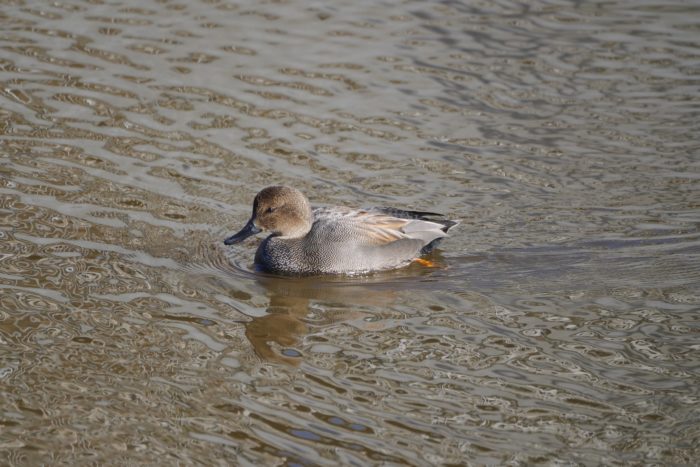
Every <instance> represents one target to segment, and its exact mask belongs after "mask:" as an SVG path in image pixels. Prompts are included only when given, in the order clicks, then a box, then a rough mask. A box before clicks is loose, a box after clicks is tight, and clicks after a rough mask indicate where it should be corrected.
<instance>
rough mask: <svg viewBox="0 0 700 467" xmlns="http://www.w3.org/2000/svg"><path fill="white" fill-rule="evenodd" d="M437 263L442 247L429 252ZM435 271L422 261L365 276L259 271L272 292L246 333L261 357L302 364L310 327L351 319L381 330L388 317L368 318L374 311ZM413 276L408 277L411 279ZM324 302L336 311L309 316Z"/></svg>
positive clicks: (367, 328)
mask: <svg viewBox="0 0 700 467" xmlns="http://www.w3.org/2000/svg"><path fill="white" fill-rule="evenodd" d="M430 259H431V261H433V262H434V263H435V264H436V265H437V264H439V263H441V262H442V261H441V257H440V255H439V253H437V252H433V253H432V254H431V255H430ZM430 273H431V270H430V268H426V267H423V266H421V265H420V264H415V265H411V266H409V267H408V268H405V269H403V270H401V273H400V274H399V273H398V272H393V273H381V274H377V275H373V276H366V277H353V278H337V277H335V278H334V277H279V276H271V275H262V274H261V275H260V276H258V279H257V282H258V284H259V285H261V286H262V287H263V288H264V289H265V290H266V293H267V295H268V296H269V298H270V302H269V305H268V307H267V314H266V315H264V316H259V317H254V318H253V319H252V320H251V321H249V322H248V323H246V325H245V327H246V330H245V335H246V338H247V339H248V340H249V342H250V343H251V345H252V346H253V349H254V350H255V353H256V354H257V355H258V356H259V357H260V358H262V359H264V360H267V361H272V362H279V363H286V364H289V365H294V366H297V365H299V364H300V363H301V361H302V357H303V355H302V353H301V352H300V351H299V350H296V349H295V348H294V347H295V346H297V345H298V344H299V343H300V341H301V340H302V339H303V337H304V336H305V335H306V334H308V333H309V330H310V327H311V328H313V327H316V326H318V327H321V326H328V325H331V324H333V323H337V322H339V321H343V322H352V326H354V327H355V328H361V329H362V330H365V331H379V330H382V329H383V328H384V327H385V326H386V322H384V321H376V320H367V318H368V317H372V316H374V311H363V310H362V309H363V308H365V307H366V308H367V309H372V310H376V309H377V308H380V309H381V308H388V307H390V306H391V305H392V304H393V303H395V301H396V299H397V297H398V295H399V294H400V293H401V290H402V289H405V288H411V289H414V288H415V287H416V285H418V284H421V283H422V284H427V283H426V282H421V276H425V275H428V274H430ZM406 282H408V283H406ZM312 304H314V305H317V304H318V305H321V306H322V307H323V308H325V309H326V310H329V311H330V310H333V312H332V313H324V314H323V316H322V318H321V319H320V320H318V321H311V320H309V315H310V314H311V305H312Z"/></svg>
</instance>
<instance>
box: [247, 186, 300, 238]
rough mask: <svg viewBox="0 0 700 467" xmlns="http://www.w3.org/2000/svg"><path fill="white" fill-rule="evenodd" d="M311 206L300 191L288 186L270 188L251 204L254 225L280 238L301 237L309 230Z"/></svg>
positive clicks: (258, 195) (264, 190)
mask: <svg viewBox="0 0 700 467" xmlns="http://www.w3.org/2000/svg"><path fill="white" fill-rule="evenodd" d="M312 219H313V215H312V213H311V206H310V205H309V201H308V200H307V199H306V197H305V196H304V195H303V194H302V193H301V191H299V190H297V189H295V188H291V187H288V186H279V185H278V186H270V187H267V188H265V189H263V190H261V191H260V193H258V194H257V196H256V197H255V201H254V202H253V216H252V220H253V222H254V223H255V225H256V226H257V227H258V228H260V229H262V230H268V231H270V232H272V233H273V234H275V235H279V236H282V237H301V236H303V235H305V234H306V233H307V232H308V231H309V229H310V228H311V223H312Z"/></svg>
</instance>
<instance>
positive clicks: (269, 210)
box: [265, 206, 276, 214]
mask: <svg viewBox="0 0 700 467" xmlns="http://www.w3.org/2000/svg"><path fill="white" fill-rule="evenodd" d="M275 209H276V208H273V207H272V206H270V207H269V208H267V209H266V210H265V214H269V213H271V212H273V211H274V210H275Z"/></svg>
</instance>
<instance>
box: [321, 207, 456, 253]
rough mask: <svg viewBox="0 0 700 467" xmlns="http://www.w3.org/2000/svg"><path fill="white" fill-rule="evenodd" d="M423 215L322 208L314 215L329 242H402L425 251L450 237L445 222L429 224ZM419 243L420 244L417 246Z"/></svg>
mask: <svg viewBox="0 0 700 467" xmlns="http://www.w3.org/2000/svg"><path fill="white" fill-rule="evenodd" d="M427 215H435V214H433V213H426V212H421V211H402V210H399V209H392V208H379V209H377V208H374V209H367V210H365V209H350V208H345V207H332V208H318V209H316V210H315V211H314V218H315V222H314V223H315V224H316V226H315V228H317V229H319V230H322V231H324V232H325V234H326V239H331V238H332V237H337V238H336V240H337V241H343V240H346V239H352V240H353V241H354V242H355V243H358V244H361V245H366V246H386V245H389V244H392V243H394V242H401V241H402V240H413V241H412V242H401V243H411V244H414V245H417V246H419V248H418V249H421V248H422V247H425V246H426V245H428V244H430V243H431V242H433V241H434V240H437V239H440V238H443V237H446V236H447V233H446V232H447V230H448V229H449V228H450V227H451V226H452V225H454V223H452V225H449V226H446V225H445V223H444V222H448V221H443V222H442V223H441V222H439V221H438V222H435V221H432V220H428V219H426V218H425V217H426V216H427ZM449 222H452V221H449ZM416 240H419V241H420V243H419V242H416Z"/></svg>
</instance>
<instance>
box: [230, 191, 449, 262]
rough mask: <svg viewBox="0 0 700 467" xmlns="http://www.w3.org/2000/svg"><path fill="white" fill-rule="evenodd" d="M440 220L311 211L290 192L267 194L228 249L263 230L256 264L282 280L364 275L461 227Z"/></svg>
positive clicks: (382, 211)
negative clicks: (284, 276) (264, 235)
mask: <svg viewBox="0 0 700 467" xmlns="http://www.w3.org/2000/svg"><path fill="white" fill-rule="evenodd" d="M434 217H441V216H440V215H439V214H434V213H428V212H420V211H403V210H399V209H393V208H373V209H366V210H365V209H352V208H347V207H343V206H331V207H319V208H316V209H311V207H310V206H309V203H308V200H307V199H306V198H305V197H304V195H303V194H302V193H301V192H299V191H298V190H296V189H294V188H290V187H284V186H273V187H268V188H265V189H263V190H262V191H261V192H260V193H258V195H257V196H256V198H255V202H254V203H253V215H252V216H251V219H250V220H249V221H248V224H246V226H245V227H244V228H243V229H242V230H241V231H240V232H238V233H237V234H235V235H233V236H231V237H229V238H227V239H226V240H225V242H224V243H226V244H227V245H230V244H233V243H238V242H240V241H242V240H244V239H245V238H247V237H249V236H251V235H254V234H256V233H258V232H260V231H262V230H268V231H271V234H270V235H269V236H268V237H267V238H266V239H265V240H263V241H262V243H261V244H260V246H259V247H258V250H257V252H256V255H255V263H256V265H257V266H258V267H259V268H260V269H263V270H265V271H267V272H272V273H277V274H299V275H308V274H358V273H365V272H371V271H378V270H385V269H394V268H398V267H401V266H404V265H406V264H408V263H410V262H411V261H412V260H413V259H416V258H417V257H419V256H420V255H422V254H425V253H427V252H428V251H430V250H431V249H432V248H433V247H434V246H435V245H436V244H437V243H438V242H439V241H440V240H441V239H442V238H444V237H446V236H447V231H448V230H449V229H450V228H451V227H453V226H454V225H456V224H457V222H455V221H451V220H446V219H434Z"/></svg>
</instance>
